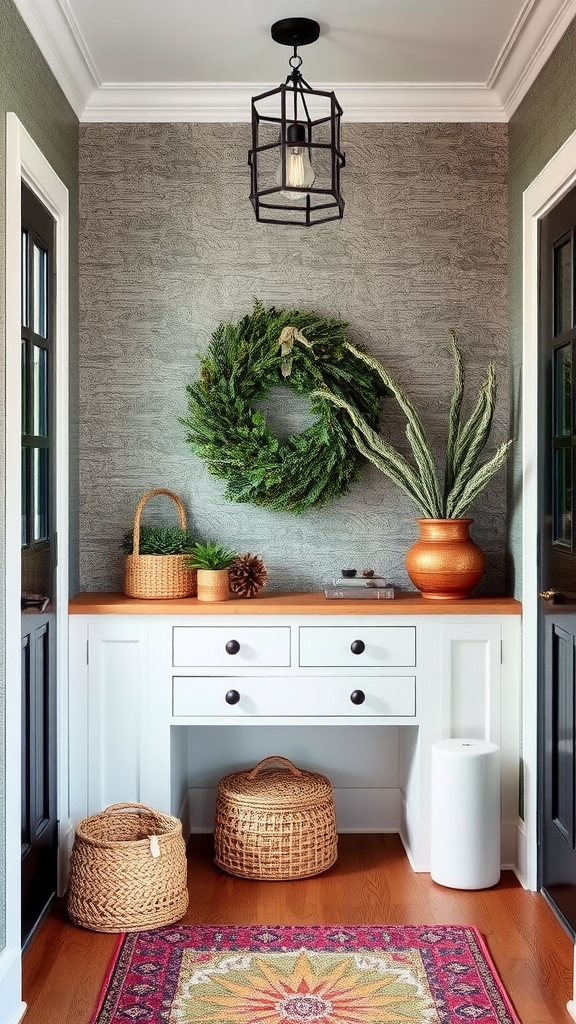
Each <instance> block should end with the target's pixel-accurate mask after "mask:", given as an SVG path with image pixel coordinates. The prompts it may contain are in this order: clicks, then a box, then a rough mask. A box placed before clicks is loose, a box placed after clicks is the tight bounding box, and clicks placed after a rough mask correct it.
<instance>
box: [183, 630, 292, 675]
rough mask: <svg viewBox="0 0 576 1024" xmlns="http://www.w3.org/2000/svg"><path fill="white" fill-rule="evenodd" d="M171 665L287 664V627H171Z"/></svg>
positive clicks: (226, 666) (251, 666) (288, 658)
mask: <svg viewBox="0 0 576 1024" xmlns="http://www.w3.org/2000/svg"><path fill="white" fill-rule="evenodd" d="M172 643H173V665H174V666H175V667H176V668H178V667H179V666H181V665H191V666H192V665H194V666H195V665H203V666H205V667H206V668H228V667H230V668H254V667H255V666H259V665H264V666H270V667H279V668H287V667H288V666H289V665H290V627H289V626H237V625H236V624H235V623H234V622H233V621H231V622H230V625H226V626H174V627H173V634H172Z"/></svg>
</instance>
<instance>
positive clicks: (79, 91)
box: [14, 0, 100, 117]
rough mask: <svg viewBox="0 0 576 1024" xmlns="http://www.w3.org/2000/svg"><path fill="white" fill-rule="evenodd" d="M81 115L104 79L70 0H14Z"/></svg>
mask: <svg viewBox="0 0 576 1024" xmlns="http://www.w3.org/2000/svg"><path fill="white" fill-rule="evenodd" d="M14 4H15V6H16V7H17V8H18V10H19V12H20V14H21V16H22V19H23V21H24V23H25V24H26V26H27V28H28V29H29V31H30V34H31V35H32V37H33V39H34V41H35V42H36V44H37V45H38V47H39V49H40V52H41V53H42V55H43V57H44V59H45V60H46V63H47V64H48V67H49V68H50V70H51V72H52V74H53V75H54V78H55V79H56V81H57V82H58V85H59V86H60V88H61V89H62V92H63V93H64V95H65V97H66V99H67V100H68V102H69V104H70V106H71V107H72V109H73V111H74V113H75V114H76V116H77V117H80V115H81V114H82V111H83V110H84V107H85V106H86V101H87V100H88V97H89V96H90V94H91V93H92V92H93V90H94V89H95V88H98V86H99V85H100V81H99V79H98V75H97V72H96V69H95V67H94V64H93V62H92V58H91V57H90V54H89V52H88V49H87V47H86V46H85V45H84V44H83V40H82V38H81V36H80V33H79V32H78V31H77V30H76V26H75V22H74V21H73V19H72V16H71V13H70V11H69V8H68V4H67V2H66V0H14Z"/></svg>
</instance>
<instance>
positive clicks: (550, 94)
mask: <svg viewBox="0 0 576 1024" xmlns="http://www.w3.org/2000/svg"><path fill="white" fill-rule="evenodd" d="M575 62H576V21H574V22H572V24H571V26H570V28H569V29H568V31H567V32H566V33H565V35H564V36H563V37H562V39H561V40H560V43H559V44H558V46H557V47H556V49H555V51H554V53H553V54H552V56H551V57H550V59H549V60H548V62H547V64H546V65H545V67H544V68H543V69H542V71H541V72H540V74H539V75H538V78H537V79H536V81H535V82H534V84H533V86H532V88H531V89H530V90H529V92H528V93H527V94H526V96H525V98H524V100H523V101H522V103H521V104H520V106H519V107H518V109H517V110H516V112H515V113H514V115H513V116H512V119H511V121H510V125H509V130H510V172H509V218H510V272H509V281H510V374H511V410H510V411H511V417H512V418H511V431H512V433H513V434H514V435H515V436H518V437H520V435H521V417H522V409H521V402H520V398H521V389H522V193H523V192H524V190H525V189H526V188H527V187H528V185H530V183H531V182H532V181H534V178H535V177H536V176H537V175H538V174H539V173H540V171H541V170H542V168H543V167H544V166H545V164H547V163H548V161H549V160H550V158H551V157H552V156H553V155H554V153H556V151H557V150H558V149H559V148H560V146H561V145H562V143H563V142H565V141H566V139H567V138H568V136H569V135H571V134H572V132H573V131H574V130H575V129H576V81H575V80H574V65H575ZM527 415H530V411H529V412H528V413H527ZM510 468H511V472H510V474H509V482H510V497H509V517H510V527H509V529H510V541H509V544H510V550H511V553H512V558H513V562H514V565H515V566H516V572H515V580H514V590H515V594H516V596H517V597H520V596H521V586H522V577H521V564H522V552H521V546H522V519H521V504H520V496H521V493H522V461H521V451H520V449H519V448H518V450H517V451H516V453H515V457H514V460H513V462H512V463H511V467H510Z"/></svg>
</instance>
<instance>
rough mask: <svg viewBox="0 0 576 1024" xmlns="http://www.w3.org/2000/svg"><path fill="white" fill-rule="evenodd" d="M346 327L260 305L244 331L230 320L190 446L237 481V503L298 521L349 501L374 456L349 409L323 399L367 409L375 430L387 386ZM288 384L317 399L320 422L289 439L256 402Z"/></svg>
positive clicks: (191, 394)
mask: <svg viewBox="0 0 576 1024" xmlns="http://www.w3.org/2000/svg"><path fill="white" fill-rule="evenodd" d="M346 326H347V325H346V324H345V323H343V322H341V321H339V320H327V319H325V318H324V317H321V316H318V315H317V314H316V313H312V312H297V311H296V310H278V309H275V308H274V307H270V308H269V309H265V308H264V305H263V304H262V302H260V301H258V300H257V301H256V302H255V304H254V309H253V311H252V313H250V314H248V315H247V316H245V317H243V318H242V319H241V320H240V321H239V322H238V323H237V324H231V323H221V324H220V325H219V326H218V327H217V329H216V330H215V331H214V333H213V335H212V338H211V342H210V345H209V348H208V352H207V354H206V355H203V356H200V361H201V375H200V379H199V380H197V381H195V382H194V383H192V384H189V385H188V386H187V389H186V390H187V393H188V412H189V414H188V416H187V417H186V418H184V417H183V418H181V419H180V422H181V423H182V424H184V426H186V427H187V428H188V433H187V437H186V440H187V442H188V443H189V445H190V446H191V448H192V451H193V452H195V454H196V455H199V456H200V458H201V459H203V460H204V461H205V462H206V463H207V465H208V469H209V471H210V473H212V474H213V475H214V476H217V477H223V478H224V479H226V480H227V481H228V487H227V489H226V497H227V498H228V499H229V500H230V501H238V502H252V503H253V504H254V505H261V506H265V507H267V508H271V509H275V510H277V511H283V512H293V513H296V514H299V513H301V512H305V511H306V510H307V509H310V508H314V507H315V508H321V507H322V506H323V505H326V503H327V502H329V501H331V500H332V499H333V498H337V497H340V495H342V494H345V493H346V492H347V490H348V489H349V486H350V484H351V482H352V481H353V480H354V479H356V477H357V476H358V473H359V471H360V468H361V466H362V465H363V464H364V462H365V459H364V458H363V456H362V455H360V453H359V452H358V449H357V448H356V445H355V444H354V441H353V438H352V426H351V421H350V418H349V417H348V415H347V413H346V412H345V411H344V410H343V409H339V408H337V407H336V406H334V405H332V404H331V403H330V402H328V401H326V399H324V398H322V397H320V396H318V395H317V394H316V395H313V392H317V391H318V390H321V389H322V388H328V389H329V390H330V391H332V392H333V393H334V394H337V395H339V396H341V397H342V398H345V399H346V401H347V402H348V403H350V404H352V405H354V406H356V408H357V409H358V410H359V412H360V413H361V414H362V416H363V417H364V418H365V419H366V420H367V421H368V423H369V424H370V425H371V426H372V427H374V428H376V426H377V422H378V418H379V413H380V400H381V397H382V395H383V394H384V390H385V389H384V387H383V384H382V381H381V379H380V377H379V375H378V374H377V373H376V372H375V371H374V370H373V369H372V368H371V367H370V366H367V365H366V364H365V363H363V362H361V361H360V360H359V359H357V358H356V357H355V356H354V355H353V354H352V353H351V352H350V350H349V349H348V348H347V347H346V342H347V337H346ZM282 384H285V385H286V386H287V387H289V388H290V389H291V390H292V391H294V392H295V393H296V394H297V395H301V396H307V397H309V398H310V411H311V413H312V414H314V415H315V416H316V417H317V419H316V421H315V422H314V423H313V424H312V425H311V426H310V427H308V428H307V430H304V431H303V432H302V433H300V434H291V435H290V436H289V437H286V438H283V439H282V440H280V439H279V438H277V437H275V436H274V434H273V433H272V431H271V430H270V429H269V427H268V426H267V424H266V417H265V415H264V413H263V412H260V411H258V410H256V409H254V402H256V401H262V400H263V399H265V398H266V397H267V396H268V394H269V392H270V390H271V388H273V387H276V386H278V385H282Z"/></svg>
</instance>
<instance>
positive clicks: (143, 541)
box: [122, 526, 196, 555]
mask: <svg viewBox="0 0 576 1024" xmlns="http://www.w3.org/2000/svg"><path fill="white" fill-rule="evenodd" d="M195 543H196V541H195V540H194V537H193V536H192V535H191V534H190V533H188V530H183V529H182V527H181V526H141V527H140V554H141V555H185V554H189V552H191V551H192V548H193V547H194V544H195ZM122 550H123V551H124V554H126V555H131V554H132V552H133V550H134V530H127V531H126V533H125V534H124V537H123V539H122Z"/></svg>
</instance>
